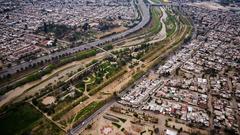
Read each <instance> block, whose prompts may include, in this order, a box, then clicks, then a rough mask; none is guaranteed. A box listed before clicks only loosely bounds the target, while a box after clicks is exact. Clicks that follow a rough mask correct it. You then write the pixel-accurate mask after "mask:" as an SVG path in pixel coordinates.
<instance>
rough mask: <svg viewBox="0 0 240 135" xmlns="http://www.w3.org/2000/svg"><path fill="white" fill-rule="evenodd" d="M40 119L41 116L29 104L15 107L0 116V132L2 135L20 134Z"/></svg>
mask: <svg viewBox="0 0 240 135" xmlns="http://www.w3.org/2000/svg"><path fill="white" fill-rule="evenodd" d="M41 118H42V115H41V114H40V113H39V112H38V111H37V110H35V109H34V108H33V107H32V106H30V105H29V104H23V105H21V106H16V107H14V108H13V109H10V110H9V111H8V112H7V113H5V114H3V115H1V118H0V132H1V134H2V135H14V134H20V133H22V132H24V131H25V130H26V129H29V128H31V127H33V125H34V123H36V122H37V121H38V120H40V119H41Z"/></svg>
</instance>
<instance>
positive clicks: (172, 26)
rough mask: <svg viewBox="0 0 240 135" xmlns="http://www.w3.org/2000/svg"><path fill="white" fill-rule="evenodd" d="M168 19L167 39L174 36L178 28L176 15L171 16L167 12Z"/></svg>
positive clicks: (166, 23)
mask: <svg viewBox="0 0 240 135" xmlns="http://www.w3.org/2000/svg"><path fill="white" fill-rule="evenodd" d="M167 14H168V17H167V19H166V21H165V22H164V23H165V25H166V32H167V37H170V36H171V35H172V34H174V32H175V30H176V28H177V26H176V22H177V20H176V18H175V16H174V15H171V14H170V13H169V11H167Z"/></svg>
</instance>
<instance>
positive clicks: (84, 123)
mask: <svg viewBox="0 0 240 135" xmlns="http://www.w3.org/2000/svg"><path fill="white" fill-rule="evenodd" d="M115 102H116V100H114V99H112V100H111V101H109V102H108V103H106V104H105V105H104V106H103V107H101V108H100V109H98V110H97V111H96V112H95V113H94V114H92V115H91V116H90V117H88V118H87V119H85V120H84V121H82V122H81V123H80V124H79V125H78V126H76V127H74V128H73V129H71V130H70V131H69V133H68V135H78V134H79V133H81V132H82V131H83V130H84V129H85V128H86V127H87V125H88V124H89V123H91V122H92V121H93V119H94V118H96V117H97V116H98V115H99V114H101V113H102V112H103V111H104V110H106V109H107V108H108V107H110V106H111V105H112V104H113V103H115Z"/></svg>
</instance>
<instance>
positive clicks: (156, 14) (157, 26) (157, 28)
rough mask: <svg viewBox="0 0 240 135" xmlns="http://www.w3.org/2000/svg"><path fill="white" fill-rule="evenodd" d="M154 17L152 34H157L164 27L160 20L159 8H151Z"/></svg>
mask: <svg viewBox="0 0 240 135" xmlns="http://www.w3.org/2000/svg"><path fill="white" fill-rule="evenodd" d="M151 13H152V18H153V27H151V29H150V36H151V35H154V34H157V33H158V32H159V31H160V30H161V29H162V23H161V21H160V18H161V14H162V13H161V11H160V10H159V9H156V8H153V9H152V10H151Z"/></svg>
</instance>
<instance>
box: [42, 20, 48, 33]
mask: <svg viewBox="0 0 240 135" xmlns="http://www.w3.org/2000/svg"><path fill="white" fill-rule="evenodd" d="M43 29H44V32H45V33H47V32H48V30H47V23H46V22H43Z"/></svg>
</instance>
